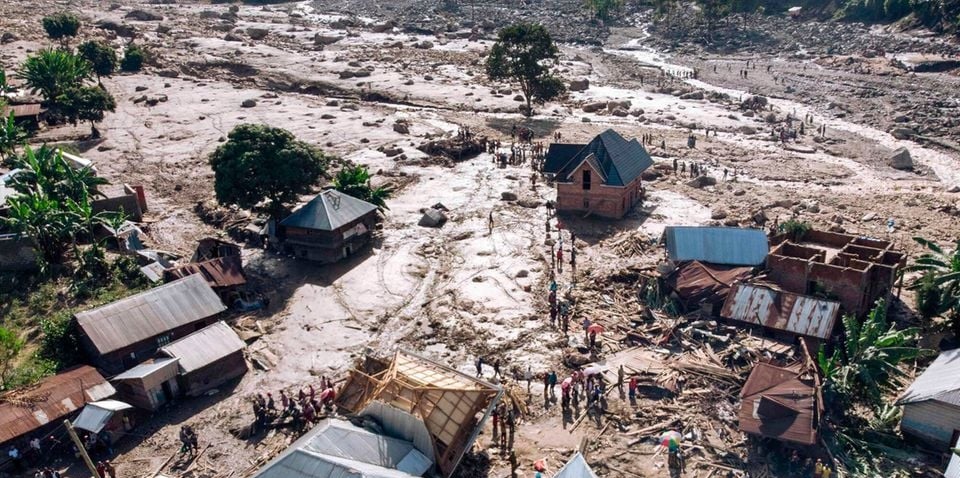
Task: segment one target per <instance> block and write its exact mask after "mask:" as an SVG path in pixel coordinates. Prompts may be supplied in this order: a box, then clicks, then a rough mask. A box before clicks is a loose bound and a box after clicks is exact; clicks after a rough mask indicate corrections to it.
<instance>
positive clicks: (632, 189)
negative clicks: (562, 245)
mask: <svg viewBox="0 0 960 478" xmlns="http://www.w3.org/2000/svg"><path fill="white" fill-rule="evenodd" d="M583 171H590V178H591V181H590V189H589V190H587V189H583ZM600 178H601V176H600V173H599V172H597V171H596V170H595V169H593V168H591V167H590V165H589V164H587V162H584V163H583V164H581V165H580V167H578V168H577V169H576V170H574V172H573V173H572V174H571V175H570V179H571V181H570V182H565V183H557V210H559V211H566V212H583V213H586V212H588V211H589V212H590V213H591V214H595V215H597V216H602V217H608V218H612V219H620V218H622V217H623V216H624V214H626V213H627V212H629V211H630V210H631V209H633V207H634V206H635V205H636V204H637V203H639V202H640V188H641V180H640V178H637V179H636V180H634V181H633V182H632V183H630V184H629V185H627V186H626V187H615V186H606V185H604V184H602V182H601V179H600Z"/></svg>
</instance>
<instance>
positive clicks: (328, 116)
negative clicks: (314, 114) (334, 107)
mask: <svg viewBox="0 0 960 478" xmlns="http://www.w3.org/2000/svg"><path fill="white" fill-rule="evenodd" d="M334 118H336V116H333V115H332V114H330V113H326V114H322V115H320V119H325V120H331V119H334Z"/></svg>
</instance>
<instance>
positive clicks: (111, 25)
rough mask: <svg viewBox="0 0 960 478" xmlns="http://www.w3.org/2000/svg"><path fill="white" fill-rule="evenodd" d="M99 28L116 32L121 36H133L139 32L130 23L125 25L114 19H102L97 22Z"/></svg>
mask: <svg viewBox="0 0 960 478" xmlns="http://www.w3.org/2000/svg"><path fill="white" fill-rule="evenodd" d="M97 28H100V29H102V30H108V31H111V32H114V33H116V34H117V35H118V36H121V37H133V36H135V35H136V34H137V29H136V28H133V27H132V26H130V25H124V24H120V23H117V22H115V21H112V20H100V21H99V22H97Z"/></svg>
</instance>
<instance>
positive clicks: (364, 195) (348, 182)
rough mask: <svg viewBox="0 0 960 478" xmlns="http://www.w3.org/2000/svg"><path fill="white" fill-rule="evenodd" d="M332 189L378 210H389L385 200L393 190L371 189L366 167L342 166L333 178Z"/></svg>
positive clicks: (368, 172) (383, 188)
mask: <svg viewBox="0 0 960 478" xmlns="http://www.w3.org/2000/svg"><path fill="white" fill-rule="evenodd" d="M333 187H334V188H336V189H337V191H340V192H342V193H344V194H346V195H349V196H353V197H355V198H357V199H363V200H364V201H367V202H368V203H371V204H373V205H375V206H377V207H378V208H380V210H381V211H382V210H384V209H390V208H388V207H387V203H386V200H387V199H389V198H390V195H391V194H392V193H393V190H392V189H390V188H389V187H384V186H381V187H377V188H375V187H373V186H371V185H370V171H368V170H367V167H366V166H344V168H343V169H341V170H340V172H338V173H337V176H336V177H335V178H333Z"/></svg>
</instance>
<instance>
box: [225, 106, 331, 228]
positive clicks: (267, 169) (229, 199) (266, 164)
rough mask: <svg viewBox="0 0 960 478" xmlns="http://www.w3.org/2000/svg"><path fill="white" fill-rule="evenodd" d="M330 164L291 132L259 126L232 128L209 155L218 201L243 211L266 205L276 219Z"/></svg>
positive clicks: (316, 150)
mask: <svg viewBox="0 0 960 478" xmlns="http://www.w3.org/2000/svg"><path fill="white" fill-rule="evenodd" d="M326 165H327V158H326V157H325V156H324V154H323V153H322V152H321V151H319V150H318V149H316V148H314V147H313V146H310V145H309V144H307V143H304V142H303V141H299V140H297V139H296V138H295V137H294V136H293V134H292V133H290V132H289V131H287V130H284V129H281V128H274V127H270V126H267V125H259V124H241V125H238V126H237V127H235V128H233V130H232V131H230V134H229V135H228V136H227V141H226V142H225V143H223V144H222V145H220V146H219V147H218V148H217V149H216V151H214V152H213V154H212V155H211V156H210V166H211V167H212V168H213V172H214V179H215V181H214V190H215V192H216V195H217V201H219V202H220V203H221V204H235V205H237V206H240V207H242V208H245V209H253V208H257V207H259V206H260V205H261V203H263V202H264V201H267V204H266V207H265V210H266V211H267V212H268V213H269V214H270V215H271V217H273V218H278V217H279V216H280V214H281V213H282V212H283V211H284V209H285V207H286V205H288V204H291V203H293V202H295V201H296V200H297V197H298V196H299V195H301V194H305V193H307V192H309V191H310V188H311V187H312V186H313V185H315V184H316V183H317V180H318V179H320V175H321V174H323V172H324V170H325V168H326Z"/></svg>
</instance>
